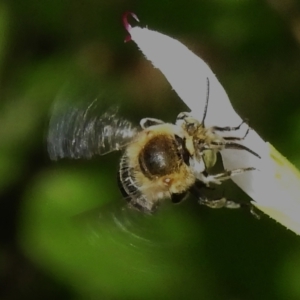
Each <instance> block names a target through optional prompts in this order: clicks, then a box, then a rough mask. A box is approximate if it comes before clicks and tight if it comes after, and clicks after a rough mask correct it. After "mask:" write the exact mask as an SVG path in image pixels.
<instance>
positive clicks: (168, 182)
mask: <svg viewBox="0 0 300 300" xmlns="http://www.w3.org/2000/svg"><path fill="white" fill-rule="evenodd" d="M163 182H164V183H165V184H166V185H170V183H171V178H169V177H167V178H164V180H163Z"/></svg>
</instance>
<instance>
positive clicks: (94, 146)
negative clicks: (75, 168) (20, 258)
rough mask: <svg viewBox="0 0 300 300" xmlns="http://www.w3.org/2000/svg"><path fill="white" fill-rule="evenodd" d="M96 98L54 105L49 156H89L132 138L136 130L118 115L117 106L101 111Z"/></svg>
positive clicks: (123, 144) (118, 146)
mask: <svg viewBox="0 0 300 300" xmlns="http://www.w3.org/2000/svg"><path fill="white" fill-rule="evenodd" d="M99 102H100V101H99V100H97V99H96V100H94V101H93V102H92V103H91V104H90V105H89V106H87V107H83V106H82V105H81V106H79V107H78V106H77V107H76V106H75V107H67V108H66V109H62V107H61V105H60V107H58V106H56V107H54V110H53V114H52V116H51V119H50V125H49V132H48V152H49V155H50V158H51V159H53V160H57V159H59V158H75V159H77V158H91V157H92V156H94V155H103V154H106V153H108V152H112V151H115V150H120V149H122V147H124V146H125V145H127V144H128V143H130V142H131V141H132V139H133V138H134V137H135V135H136V134H137V132H138V130H137V128H136V127H134V126H133V124H132V123H131V122H129V121H128V120H126V119H124V118H122V117H119V116H118V115H117V109H113V108H110V109H108V110H107V111H105V112H104V113H103V112H102V113H101V112H100V113H99V110H98V109H97V108H98V107H97V106H98V104H99Z"/></svg>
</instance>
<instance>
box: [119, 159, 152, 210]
mask: <svg viewBox="0 0 300 300" xmlns="http://www.w3.org/2000/svg"><path fill="white" fill-rule="evenodd" d="M118 184H119V189H120V191H121V193H122V195H123V197H124V198H125V199H126V200H127V201H128V202H129V204H130V205H132V206H133V207H135V208H136V209H138V210H140V211H143V212H147V213H151V212H153V211H154V210H155V209H156V206H155V205H153V204H151V203H150V202H149V201H148V200H147V199H146V198H145V196H144V195H143V194H142V193H141V192H140V189H139V186H138V185H137V183H136V180H135V176H134V170H133V168H131V167H129V166H128V157H127V155H126V153H125V154H124V155H123V156H122V158H121V161H120V169H119V172H118Z"/></svg>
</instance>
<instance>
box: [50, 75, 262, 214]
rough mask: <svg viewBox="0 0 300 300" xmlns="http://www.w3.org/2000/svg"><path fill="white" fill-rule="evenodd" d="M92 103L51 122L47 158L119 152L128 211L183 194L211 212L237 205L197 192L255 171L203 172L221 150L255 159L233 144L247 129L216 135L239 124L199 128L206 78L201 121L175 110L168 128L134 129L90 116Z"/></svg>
mask: <svg viewBox="0 0 300 300" xmlns="http://www.w3.org/2000/svg"><path fill="white" fill-rule="evenodd" d="M96 103H97V101H96V100H95V101H94V102H92V104H90V105H89V106H88V108H87V109H85V110H80V109H79V110H78V109H74V110H71V111H70V112H68V113H66V114H65V115H64V116H63V117H59V118H55V117H54V118H51V120H50V130H49V135H48V151H49V154H50V157H51V158H52V159H54V160H56V159H58V158H65V157H68V158H76V159H77V158H91V157H92V156H94V155H104V154H108V153H110V152H112V151H118V150H122V151H123V154H122V157H121V160H120V165H119V171H118V185H119V188H120V191H121V193H122V195H123V197H124V198H125V199H127V201H128V203H129V206H130V207H133V208H136V209H137V210H139V211H142V212H145V213H153V212H155V211H156V210H157V208H158V206H159V204H160V202H161V201H163V200H165V199H171V201H172V202H173V203H179V202H181V201H182V200H184V199H185V198H186V196H187V195H188V194H189V193H191V194H192V195H194V196H195V197H196V198H197V199H198V201H199V203H200V204H202V205H206V206H209V207H211V208H221V207H227V208H240V207H242V206H243V204H241V203H236V202H234V201H231V200H228V199H226V198H225V197H221V198H219V199H214V200H211V199H208V198H206V197H205V196H204V195H203V192H202V188H203V187H204V188H205V187H210V186H211V184H217V185H218V184H221V183H222V181H224V180H227V179H230V178H231V177H232V176H236V175H239V174H242V173H244V172H247V171H252V170H255V168H252V167H248V168H240V169H234V170H230V171H229V170H224V171H223V172H221V173H218V174H214V175H212V174H209V173H208V169H210V168H211V167H213V166H214V165H215V164H216V161H217V154H218V152H220V151H221V150H223V149H239V150H245V151H248V152H250V153H251V154H253V155H255V156H257V157H259V158H260V156H259V155H258V154H257V153H255V152H254V151H252V150H251V149H249V148H247V147H245V146H244V145H242V144H239V143H238V142H239V141H242V140H243V139H245V138H246V136H247V134H248V132H249V130H250V127H249V126H248V129H247V131H246V133H245V134H244V136H242V137H233V136H230V137H224V136H221V135H220V132H229V131H238V130H239V129H240V128H241V126H242V124H244V123H245V122H242V123H241V124H240V125H238V126H236V127H217V126H213V127H208V128H206V127H205V124H204V123H205V118H206V114H207V110H208V103H209V79H208V78H207V97H206V104H205V109H204V113H203V117H202V120H201V121H199V120H197V119H196V118H194V117H193V116H192V115H191V114H190V113H187V112H181V113H180V114H179V115H178V116H177V118H176V121H175V123H174V124H171V123H166V122H164V121H162V120H159V119H154V118H144V119H142V120H141V121H140V127H139V128H138V127H136V126H134V125H133V124H132V123H131V122H130V121H128V120H126V119H123V118H122V117H120V116H118V114H117V111H116V110H109V111H107V112H105V113H104V114H102V115H100V116H94V117H91V111H92V110H93V108H94V107H95V105H96Z"/></svg>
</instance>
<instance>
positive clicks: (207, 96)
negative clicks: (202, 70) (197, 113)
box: [201, 77, 209, 127]
mask: <svg viewBox="0 0 300 300" xmlns="http://www.w3.org/2000/svg"><path fill="white" fill-rule="evenodd" d="M206 82H207V94H206V103H205V107H204V113H203V119H202V122H201V125H202V126H203V127H204V121H205V118H206V114H207V108H208V100H209V79H208V77H206Z"/></svg>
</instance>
